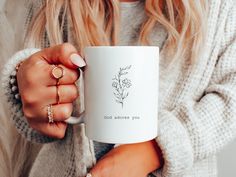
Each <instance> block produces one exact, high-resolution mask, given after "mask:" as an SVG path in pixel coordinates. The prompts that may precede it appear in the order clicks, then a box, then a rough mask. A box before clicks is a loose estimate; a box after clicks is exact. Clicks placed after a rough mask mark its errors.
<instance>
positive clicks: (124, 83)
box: [122, 78, 132, 88]
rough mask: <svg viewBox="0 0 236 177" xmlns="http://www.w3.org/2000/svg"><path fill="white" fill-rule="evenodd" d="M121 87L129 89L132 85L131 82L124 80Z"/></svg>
mask: <svg viewBox="0 0 236 177" xmlns="http://www.w3.org/2000/svg"><path fill="white" fill-rule="evenodd" d="M122 85H123V87H126V88H129V87H130V86H131V85H132V84H131V81H130V80H129V79H127V78H125V79H124V80H123V81H122Z"/></svg>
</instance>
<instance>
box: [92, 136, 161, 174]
mask: <svg viewBox="0 0 236 177" xmlns="http://www.w3.org/2000/svg"><path fill="white" fill-rule="evenodd" d="M162 165H163V159H162V155H161V150H160V148H159V147H158V145H157V143H156V142H155V141H154V140H152V141H147V142H144V143H137V144H127V145H121V146H118V147H116V148H114V149H113V150H111V151H110V152H108V153H107V154H106V155H105V156H104V157H102V159H101V160H99V161H98V163H97V164H96V165H95V166H94V167H93V169H92V170H91V171H90V173H91V174H92V176H93V177H111V176H112V177H146V176H147V175H148V173H150V172H152V171H154V170H156V169H158V168H160V167H161V166H162Z"/></svg>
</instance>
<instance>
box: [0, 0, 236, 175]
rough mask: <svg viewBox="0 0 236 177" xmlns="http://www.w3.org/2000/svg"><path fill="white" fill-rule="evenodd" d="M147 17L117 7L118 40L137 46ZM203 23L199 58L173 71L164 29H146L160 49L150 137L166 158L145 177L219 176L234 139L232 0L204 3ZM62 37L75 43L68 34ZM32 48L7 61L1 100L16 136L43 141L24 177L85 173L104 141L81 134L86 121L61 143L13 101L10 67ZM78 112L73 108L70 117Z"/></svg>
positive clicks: (137, 7)
mask: <svg viewBox="0 0 236 177" xmlns="http://www.w3.org/2000/svg"><path fill="white" fill-rule="evenodd" d="M145 18H146V16H145V13H144V10H143V3H142V2H141V3H134V4H132V5H127V4H126V3H123V5H121V22H122V23H121V28H122V29H121V41H120V45H136V44H137V37H138V32H139V29H140V24H141V22H142V20H144V19H145ZM206 25H207V29H208V32H207V33H208V34H207V39H206V42H205V43H204V44H203V45H204V52H203V55H202V56H201V57H199V58H198V59H197V61H196V62H195V63H194V64H192V65H191V64H190V63H189V62H188V61H189V57H190V55H189V54H188V53H187V54H186V55H185V56H184V57H183V58H179V60H178V62H177V63H176V64H175V66H174V67H173V68H172V70H171V72H166V66H167V65H168V62H169V61H170V60H168V58H169V57H171V56H170V53H171V52H170V51H169V49H168V48H167V47H166V45H165V38H166V36H167V33H166V31H165V29H164V28H163V27H162V26H161V25H159V24H156V26H155V28H154V30H153V32H152V34H151V37H150V39H151V45H156V46H159V47H160V49H161V50H160V89H159V95H160V98H159V104H160V105H159V114H158V124H159V132H158V137H156V141H157V143H158V145H159V146H160V148H161V150H162V153H163V157H164V160H165V163H164V167H163V168H162V169H159V170H156V171H154V172H153V173H151V174H150V176H153V175H154V176H158V177H180V176H181V177H214V176H217V167H216V154H217V152H219V151H220V150H221V149H222V148H223V147H224V146H225V145H226V144H228V143H229V142H230V141H232V140H233V139H234V138H235V136H236V92H235V90H236V3H235V1H234V0H209V15H208V23H207V24H206ZM68 41H69V42H72V43H73V39H70V37H69V39H68ZM36 51H38V49H25V50H23V51H21V52H18V53H16V54H15V55H14V56H13V57H12V58H10V59H9V61H8V62H7V63H6V64H5V66H4V69H3V72H2V85H3V88H4V91H5V101H6V103H7V105H8V106H9V109H10V110H11V115H9V118H12V120H13V122H14V124H15V126H16V128H17V130H18V131H19V133H21V134H22V135H23V136H24V137H25V138H26V139H27V140H29V141H33V142H36V143H45V144H44V145H43V147H42V149H41V150H40V152H39V154H38V156H37V158H36V160H35V162H34V164H33V167H32V169H31V172H30V177H42V176H53V177H54V176H56V177H64V176H72V177H78V176H84V175H85V174H86V173H87V171H88V170H89V169H90V168H91V167H92V166H93V165H94V164H95V163H96V156H95V155H96V154H98V153H101V154H104V153H105V152H102V151H101V149H105V148H107V147H108V145H101V144H99V143H98V144H96V146H95V143H94V142H93V141H91V140H89V139H88V138H87V137H86V135H85V131H84V129H85V126H84V124H80V125H75V126H69V127H68V129H67V133H66V136H65V138H64V139H63V140H55V139H52V138H49V137H46V136H43V135H41V134H40V133H38V132H36V131H35V130H33V129H32V128H30V127H29V125H28V123H27V121H26V119H25V117H24V115H23V112H22V109H21V108H22V107H21V104H20V103H18V102H16V101H14V97H13V95H12V94H11V90H10V87H9V78H10V74H11V72H12V71H13V70H14V67H15V66H16V64H17V63H18V62H19V61H21V60H24V59H25V58H27V57H28V56H30V55H32V54H33V53H35V52H36ZM79 85H80V86H81V85H82V82H79ZM80 99H81V100H83V98H80ZM147 105H148V104H147ZM78 112H79V110H75V111H74V115H76V114H78ZM49 142H50V143H49ZM99 146H101V147H99ZM94 147H98V149H100V150H96V148H94ZM108 149H109V147H108ZM94 150H96V151H99V152H95V151H94ZM124 170H125V169H124ZM134 170H135V169H134Z"/></svg>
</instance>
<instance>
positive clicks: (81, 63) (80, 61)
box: [70, 53, 86, 67]
mask: <svg viewBox="0 0 236 177" xmlns="http://www.w3.org/2000/svg"><path fill="white" fill-rule="evenodd" d="M70 60H71V62H72V63H73V64H75V65H76V66H78V67H83V66H85V65H86V63H85V61H84V59H83V58H82V57H81V56H79V55H78V54H76V53H74V54H72V55H71V56H70Z"/></svg>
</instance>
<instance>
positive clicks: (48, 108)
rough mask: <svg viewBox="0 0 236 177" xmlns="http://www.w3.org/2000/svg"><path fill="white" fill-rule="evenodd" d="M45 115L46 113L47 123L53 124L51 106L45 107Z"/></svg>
mask: <svg viewBox="0 0 236 177" xmlns="http://www.w3.org/2000/svg"><path fill="white" fill-rule="evenodd" d="M47 113H48V123H54V120H53V110H52V105H51V104H50V105H48V106H47Z"/></svg>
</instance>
